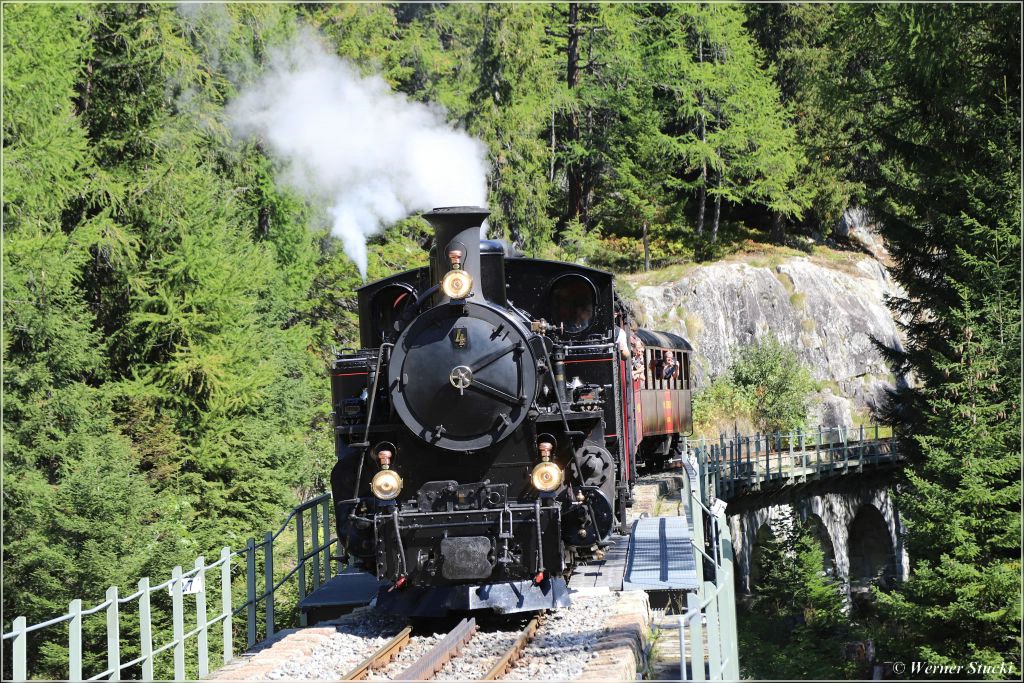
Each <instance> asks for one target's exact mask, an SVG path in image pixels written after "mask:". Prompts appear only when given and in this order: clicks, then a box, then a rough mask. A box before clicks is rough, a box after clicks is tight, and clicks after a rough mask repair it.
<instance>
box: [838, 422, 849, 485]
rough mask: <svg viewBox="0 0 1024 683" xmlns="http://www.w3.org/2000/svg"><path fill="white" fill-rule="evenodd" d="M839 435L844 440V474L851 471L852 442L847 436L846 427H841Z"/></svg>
mask: <svg viewBox="0 0 1024 683" xmlns="http://www.w3.org/2000/svg"><path fill="white" fill-rule="evenodd" d="M839 430H840V431H839V436H840V438H842V440H843V474H846V473H847V472H849V471H850V442H849V439H848V438H847V433H846V427H845V426H843V427H840V428H839Z"/></svg>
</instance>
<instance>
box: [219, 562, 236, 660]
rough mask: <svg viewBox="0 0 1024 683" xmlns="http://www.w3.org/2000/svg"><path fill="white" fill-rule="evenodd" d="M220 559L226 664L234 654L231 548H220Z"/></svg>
mask: <svg viewBox="0 0 1024 683" xmlns="http://www.w3.org/2000/svg"><path fill="white" fill-rule="evenodd" d="M220 559H221V562H222V563H223V564H221V566H220V613H221V616H222V617H224V620H223V621H222V622H221V626H223V627H224V663H225V664H227V663H228V662H230V661H231V660H232V658H234V654H235V653H234V647H233V645H232V643H231V637H232V635H233V634H232V632H231V631H232V625H231V613H232V609H231V548H228V547H224V548H221V549H220Z"/></svg>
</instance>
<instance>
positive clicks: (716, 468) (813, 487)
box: [691, 427, 910, 594]
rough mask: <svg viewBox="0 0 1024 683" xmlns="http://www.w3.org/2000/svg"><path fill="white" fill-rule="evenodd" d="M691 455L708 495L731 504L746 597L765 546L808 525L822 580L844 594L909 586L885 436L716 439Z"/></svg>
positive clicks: (897, 461) (834, 433) (896, 461)
mask: <svg viewBox="0 0 1024 683" xmlns="http://www.w3.org/2000/svg"><path fill="white" fill-rule="evenodd" d="M886 431H888V430H886ZM691 448H692V449H693V450H694V451H695V454H696V455H697V457H698V458H699V459H700V460H701V464H702V465H703V467H702V468H701V471H702V472H704V473H705V477H704V479H705V480H704V481H703V482H701V483H702V486H704V487H705V490H706V491H707V493H708V494H709V495H710V496H711V497H714V498H718V499H720V500H723V501H725V502H726V503H727V504H728V507H727V509H726V512H727V515H728V519H729V525H730V530H731V533H732V538H733V543H734V544H735V552H736V562H737V573H736V579H737V587H738V588H739V590H740V591H742V592H746V593H749V592H751V591H752V590H753V589H754V588H755V587H756V585H757V582H758V580H759V576H758V572H757V558H758V555H759V553H760V549H761V547H762V546H763V544H764V542H765V541H766V540H768V539H770V538H773V537H776V538H777V537H779V536H780V535H781V534H782V533H784V532H785V527H786V526H787V525H789V524H792V523H795V522H802V523H805V524H808V525H809V526H810V528H811V531H812V533H813V534H814V536H815V537H816V538H817V540H818V543H819V544H820V546H821V549H822V552H823V555H824V566H823V568H822V569H823V571H825V572H827V573H828V574H830V575H832V576H835V577H837V578H839V579H840V580H842V582H843V584H844V586H845V587H846V589H847V591H848V592H850V593H853V594H856V593H858V592H862V591H866V590H867V588H868V586H869V585H871V584H877V585H880V586H883V587H884V586H888V585H892V584H893V583H894V582H897V581H902V580H904V579H906V577H907V575H908V573H909V570H910V563H909V557H908V556H907V552H906V549H905V548H904V545H903V523H902V521H901V519H900V513H899V510H898V509H897V507H896V504H895V501H894V499H893V496H892V495H891V489H892V486H893V484H894V479H895V477H894V475H895V472H896V468H897V467H899V466H900V465H901V463H902V456H901V454H900V453H899V449H898V444H897V442H896V441H895V439H893V438H892V437H891V436H887V435H885V434H884V433H883V432H881V430H880V428H878V427H871V428H869V429H865V428H863V427H861V428H859V429H857V430H856V431H854V430H846V429H843V428H839V429H830V430H818V431H817V432H811V433H803V432H794V433H791V434H771V435H760V434H758V435H755V436H736V437H734V438H732V439H726V438H724V437H720V439H719V442H718V443H711V444H708V443H706V442H697V443H691Z"/></svg>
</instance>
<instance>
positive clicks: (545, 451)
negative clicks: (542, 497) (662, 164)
mask: <svg viewBox="0 0 1024 683" xmlns="http://www.w3.org/2000/svg"><path fill="white" fill-rule="evenodd" d="M553 449H554V445H553V444H550V443H548V442H546V441H542V442H541V443H539V444H537V452H538V454H539V455H540V459H541V462H539V463H538V464H537V465H535V466H534V468H533V471H532V472H530V482H531V483H532V484H533V487H534V488H535V489H537V490H538V491H543V492H544V493H550V492H551V491H554V490H555V489H557V488H558V487H559V486H561V485H562V479H563V478H564V475H563V473H562V469H561V468H560V467H559V466H558V465H556V464H555V463H553V462H551V451H552V450H553Z"/></svg>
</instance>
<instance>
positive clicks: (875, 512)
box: [848, 504, 899, 587]
mask: <svg viewBox="0 0 1024 683" xmlns="http://www.w3.org/2000/svg"><path fill="white" fill-rule="evenodd" d="M848 547H849V550H848V552H849V565H850V573H849V578H850V582H851V584H854V585H859V586H866V585H868V584H870V583H875V584H878V585H880V586H882V587H889V586H891V585H892V584H893V582H895V581H896V580H897V578H898V577H899V570H898V569H897V558H896V547H895V544H894V543H893V541H892V538H891V537H890V535H889V529H888V527H887V525H886V521H885V518H884V517H883V515H882V512H881V511H880V510H879V509H878V508H877V507H875V506H874V505H871V504H865V505H861V506H860V507H859V508H858V509H857V512H856V514H855V515H854V517H853V519H852V520H851V521H850V529H849V541H848Z"/></svg>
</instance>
